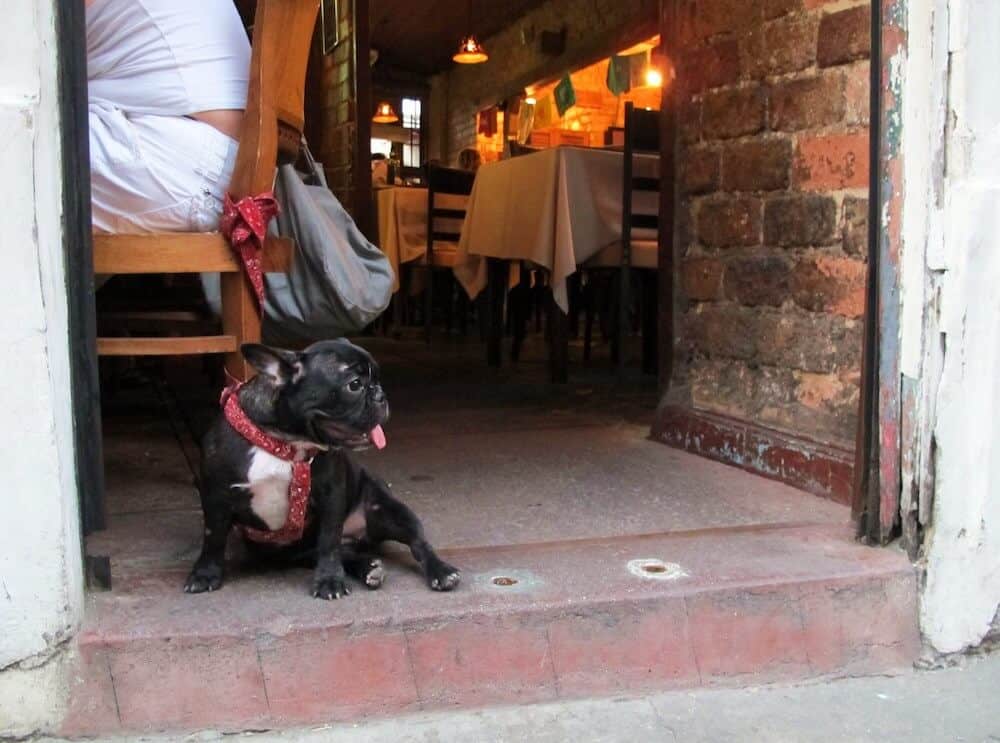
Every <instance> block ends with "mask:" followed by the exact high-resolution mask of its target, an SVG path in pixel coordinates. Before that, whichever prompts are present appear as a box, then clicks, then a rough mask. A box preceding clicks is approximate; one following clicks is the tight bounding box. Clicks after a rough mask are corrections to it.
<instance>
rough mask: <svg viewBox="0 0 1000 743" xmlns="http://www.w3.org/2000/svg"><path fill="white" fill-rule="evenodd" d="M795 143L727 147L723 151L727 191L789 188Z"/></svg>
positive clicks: (776, 141)
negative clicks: (793, 145) (793, 144)
mask: <svg viewBox="0 0 1000 743" xmlns="http://www.w3.org/2000/svg"><path fill="white" fill-rule="evenodd" d="M791 164H792V143H791V142H790V141H789V140H787V139H763V140H752V141H749V142H739V143H734V144H730V145H727V146H726V147H725V148H724V149H723V151H722V188H723V190H726V191H776V190H779V189H783V188H788V184H789V172H790V170H791Z"/></svg>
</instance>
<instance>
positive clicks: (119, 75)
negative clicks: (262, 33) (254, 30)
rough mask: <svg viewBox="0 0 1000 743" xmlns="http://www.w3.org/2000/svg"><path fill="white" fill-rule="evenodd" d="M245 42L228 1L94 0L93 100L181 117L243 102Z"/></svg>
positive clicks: (90, 36) (90, 42)
mask: <svg viewBox="0 0 1000 743" xmlns="http://www.w3.org/2000/svg"><path fill="white" fill-rule="evenodd" d="M249 75H250V42H249V41H248V39H247V35H246V32H245V31H244V29H243V24H242V22H241V21H240V17H239V13H237V12H236V7H235V6H234V5H233V1H232V0H95V2H94V3H93V4H92V5H91V6H90V7H89V8H87V78H88V88H89V94H90V102H91V104H97V105H110V106H112V107H114V108H118V109H121V110H122V111H125V112H127V113H134V114H154V115H161V116H186V115H188V114H193V113H197V112H199V111H210V110H213V109H243V108H246V99H247V85H248V83H249Z"/></svg>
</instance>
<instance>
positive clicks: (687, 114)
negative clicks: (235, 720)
mask: <svg viewBox="0 0 1000 743" xmlns="http://www.w3.org/2000/svg"><path fill="white" fill-rule="evenodd" d="M701 109H702V105H701V100H691V99H688V100H683V99H682V100H681V102H680V105H679V106H678V110H677V128H678V130H679V131H680V137H681V141H682V142H684V143H685V144H690V143H691V142H698V141H699V140H701V133H702V132H701Z"/></svg>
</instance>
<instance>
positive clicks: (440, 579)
mask: <svg viewBox="0 0 1000 743" xmlns="http://www.w3.org/2000/svg"><path fill="white" fill-rule="evenodd" d="M461 579H462V574H461V573H460V572H458V568H454V567H452V566H451V565H449V564H448V563H446V562H439V563H438V564H437V565H435V566H434V567H433V568H430V569H429V570H428V571H427V585H429V586H430V587H431V588H432V589H433V590H435V591H450V590H451V589H453V588H454V587H455V586H457V585H458V583H459V581H460V580H461Z"/></svg>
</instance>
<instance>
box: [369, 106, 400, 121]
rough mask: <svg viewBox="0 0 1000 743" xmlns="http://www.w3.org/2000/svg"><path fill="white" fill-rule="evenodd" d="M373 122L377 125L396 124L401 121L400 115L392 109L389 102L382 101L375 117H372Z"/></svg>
mask: <svg viewBox="0 0 1000 743" xmlns="http://www.w3.org/2000/svg"><path fill="white" fill-rule="evenodd" d="M372 121H373V122H375V123H376V124H395V123H396V122H397V121H399V114H397V113H396V110H395V109H394V108H393V107H392V104H391V103H389V101H382V102H381V103H380V104H378V105H377V106H376V107H375V115H374V116H372Z"/></svg>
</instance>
